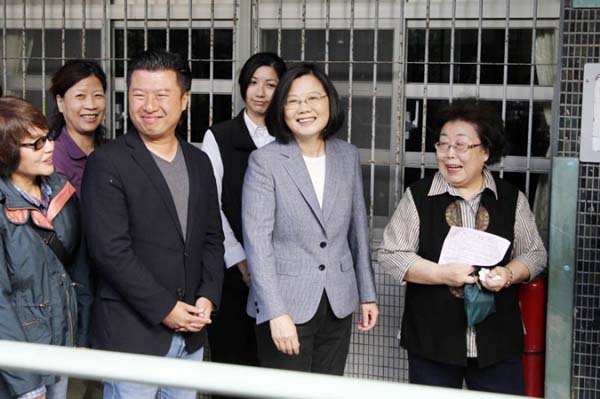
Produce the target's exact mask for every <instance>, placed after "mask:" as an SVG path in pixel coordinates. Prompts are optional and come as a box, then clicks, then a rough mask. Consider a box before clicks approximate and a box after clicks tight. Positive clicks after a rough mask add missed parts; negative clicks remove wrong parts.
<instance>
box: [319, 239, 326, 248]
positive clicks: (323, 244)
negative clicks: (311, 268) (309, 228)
mask: <svg viewBox="0 0 600 399" xmlns="http://www.w3.org/2000/svg"><path fill="white" fill-rule="evenodd" d="M319 246H320V247H321V248H325V247H326V246H327V243H326V242H325V241H321V243H320V244H319Z"/></svg>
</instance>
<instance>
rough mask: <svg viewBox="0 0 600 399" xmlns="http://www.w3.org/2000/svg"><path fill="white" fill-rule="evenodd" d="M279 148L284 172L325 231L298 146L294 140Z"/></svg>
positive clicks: (315, 196)
mask: <svg viewBox="0 0 600 399" xmlns="http://www.w3.org/2000/svg"><path fill="white" fill-rule="evenodd" d="M280 147H281V150H282V151H281V154H282V155H283V156H284V157H285V158H286V160H285V161H284V162H283V166H284V168H285V170H286V171H287V172H288V174H289V175H290V177H291V178H292V181H293V182H294V184H295V185H296V187H298V190H300V193H302V196H303V197H304V200H305V201H306V202H307V203H308V205H309V206H310V209H311V210H312V211H313V214H314V215H315V217H316V218H317V220H318V221H319V223H320V224H321V226H322V227H323V230H325V223H324V222H323V212H322V211H321V207H320V206H319V201H318V200H317V195H316V194H315V189H314V187H313V184H312V180H311V179H310V175H309V174H308V169H306V164H305V163H304V158H302V153H301V152H300V148H299V147H298V144H297V143H296V141H294V139H291V140H290V142H289V143H288V144H280ZM326 162H327V161H326Z"/></svg>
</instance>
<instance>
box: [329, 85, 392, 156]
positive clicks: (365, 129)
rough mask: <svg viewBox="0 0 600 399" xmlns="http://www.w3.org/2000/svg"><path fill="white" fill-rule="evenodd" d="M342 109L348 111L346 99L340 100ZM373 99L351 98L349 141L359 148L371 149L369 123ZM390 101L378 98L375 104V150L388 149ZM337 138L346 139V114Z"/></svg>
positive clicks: (390, 116)
mask: <svg viewBox="0 0 600 399" xmlns="http://www.w3.org/2000/svg"><path fill="white" fill-rule="evenodd" d="M341 102H342V107H343V109H345V110H347V109H348V97H347V96H346V97H342V98H341ZM372 110H373V99H372V98H371V97H360V96H353V97H352V135H351V138H350V141H351V142H352V144H354V145H355V146H357V147H359V148H371V123H372V119H373V115H372ZM391 112H392V99H391V98H389V97H378V98H377V100H376V103H375V148H377V149H389V148H390V134H391V132H392V126H391V120H392V115H391ZM338 136H339V137H342V138H344V139H346V138H347V137H348V114H347V113H346V118H345V119H344V125H343V126H342V128H341V129H340V131H339V132H338Z"/></svg>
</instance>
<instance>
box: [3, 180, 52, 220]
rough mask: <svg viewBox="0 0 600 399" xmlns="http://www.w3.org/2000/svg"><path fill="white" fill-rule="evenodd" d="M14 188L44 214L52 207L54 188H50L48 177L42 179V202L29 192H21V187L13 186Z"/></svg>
mask: <svg viewBox="0 0 600 399" xmlns="http://www.w3.org/2000/svg"><path fill="white" fill-rule="evenodd" d="M11 184H12V183H11ZM13 187H14V188H15V190H17V191H18V193H19V194H21V197H23V198H24V199H25V200H26V201H27V202H29V203H30V204H31V205H33V206H35V207H36V208H39V210H40V211H42V213H44V214H45V213H46V211H47V210H48V206H49V205H50V199H51V198H52V187H50V183H49V182H48V178H47V177H42V178H41V179H40V190H41V192H42V199H41V200H39V199H37V198H35V197H34V196H33V195H31V194H29V193H28V192H27V191H24V190H21V189H20V188H19V187H17V186H16V185H14V184H13Z"/></svg>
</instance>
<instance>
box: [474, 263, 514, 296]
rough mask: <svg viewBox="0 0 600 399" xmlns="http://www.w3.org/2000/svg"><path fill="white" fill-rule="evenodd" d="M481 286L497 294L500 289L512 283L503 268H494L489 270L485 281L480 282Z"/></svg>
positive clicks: (506, 270)
mask: <svg viewBox="0 0 600 399" xmlns="http://www.w3.org/2000/svg"><path fill="white" fill-rule="evenodd" d="M480 281H481V284H482V285H483V286H484V287H485V288H487V289H488V290H490V291H493V292H498V291H500V290H501V289H502V288H505V287H506V286H507V285H510V284H511V283H512V278H511V273H510V270H508V268H506V267H504V266H496V267H494V268H493V269H492V270H490V272H489V274H488V275H487V276H486V277H485V280H480Z"/></svg>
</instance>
